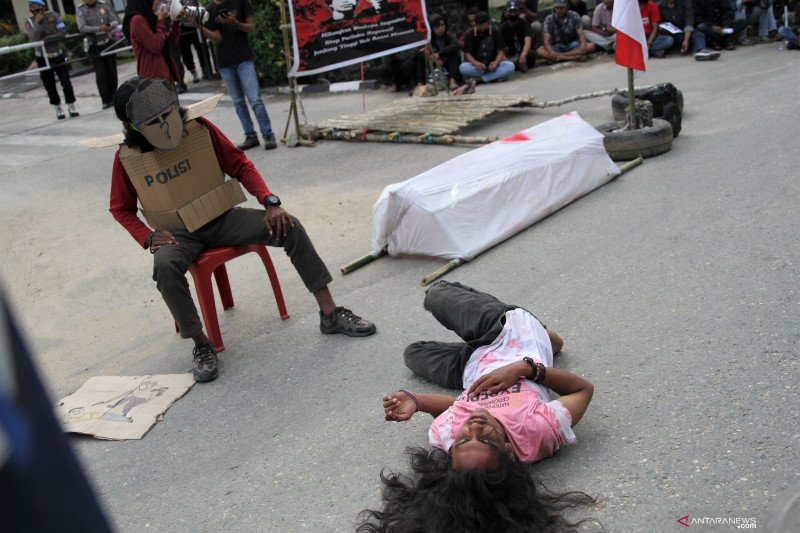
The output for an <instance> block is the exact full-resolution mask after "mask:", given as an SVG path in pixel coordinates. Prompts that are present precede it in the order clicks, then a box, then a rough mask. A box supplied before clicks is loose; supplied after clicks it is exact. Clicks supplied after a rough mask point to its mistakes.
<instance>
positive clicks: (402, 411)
mask: <svg viewBox="0 0 800 533" xmlns="http://www.w3.org/2000/svg"><path fill="white" fill-rule="evenodd" d="M455 401H456V399H455V398H453V397H452V396H448V395H447V394H414V393H413V392H410V391H406V390H399V391H397V392H393V393H392V394H388V395H386V396H384V397H383V412H384V415H385V418H386V420H393V421H395V422H405V421H406V420H409V419H410V418H411V417H412V416H414V413H416V412H417V411H422V412H424V413H428V414H429V415H431V416H432V417H434V418H436V417H437V416H439V415H440V414H442V413H444V412H445V411H447V409H448V408H449V407H450V406H451V405H453V402H455Z"/></svg>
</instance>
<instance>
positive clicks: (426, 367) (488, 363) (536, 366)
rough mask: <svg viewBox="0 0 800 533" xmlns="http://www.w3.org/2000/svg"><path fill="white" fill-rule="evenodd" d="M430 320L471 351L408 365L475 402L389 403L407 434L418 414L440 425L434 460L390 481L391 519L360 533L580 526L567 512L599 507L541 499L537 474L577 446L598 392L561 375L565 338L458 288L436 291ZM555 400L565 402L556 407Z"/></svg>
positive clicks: (422, 398)
mask: <svg viewBox="0 0 800 533" xmlns="http://www.w3.org/2000/svg"><path fill="white" fill-rule="evenodd" d="M425 308H426V309H427V310H429V311H430V312H431V313H432V314H433V316H434V317H435V318H436V319H437V320H438V321H439V322H440V323H441V324H442V325H443V326H445V327H446V328H448V329H450V330H452V331H454V332H455V333H456V334H457V335H458V336H459V337H461V339H463V341H464V342H454V343H453V342H449V343H448V342H435V341H431V342H424V341H421V342H415V343H413V344H411V345H409V346H408V348H406V350H405V354H404V356H405V362H406V365H407V366H408V367H409V368H410V369H411V370H412V371H414V373H416V374H417V375H419V376H422V377H424V378H427V379H429V380H431V381H433V382H434V383H436V384H437V385H441V386H443V387H449V388H462V387H463V389H465V390H464V392H462V393H461V395H460V396H459V397H458V398H453V397H452V396H448V395H442V394H415V393H413V392H410V391H407V390H405V389H401V390H399V391H397V392H395V393H393V394H389V395H388V396H386V397H385V398H384V399H383V406H384V412H385V417H386V420H392V421H395V422H403V421H406V420H409V419H411V417H412V416H414V414H415V413H417V412H420V411H422V412H425V413H428V414H430V415H431V416H433V417H434V421H433V423H432V425H431V428H430V431H429V440H430V445H431V447H432V450H431V451H426V450H422V449H415V450H410V454H411V464H412V469H413V470H414V472H415V474H416V476H415V477H414V479H410V478H408V477H407V476H401V475H397V474H390V475H388V476H385V475H383V473H382V474H381V479H382V480H383V482H384V484H385V485H386V487H385V489H384V494H383V496H384V504H385V506H384V509H383V510H382V511H374V510H367V511H364V512H363V514H362V517H363V518H364V519H365V523H364V524H363V525H362V527H361V530H363V531H406V530H414V531H489V530H494V531H517V530H519V531H528V530H539V529H542V528H548V527H549V528H557V529H559V528H565V527H570V526H573V525H574V524H570V523H569V522H567V521H565V520H564V519H562V518H561V517H560V516H559V514H558V511H560V510H561V509H564V508H565V507H570V506H573V505H583V504H587V503H591V502H593V501H594V500H593V499H592V498H591V497H589V496H588V495H586V494H584V493H580V492H579V493H575V492H573V493H568V494H563V495H555V494H547V493H546V494H540V493H537V491H536V486H535V484H534V482H533V480H532V478H531V476H530V469H529V467H528V464H529V463H533V462H535V461H539V460H540V459H544V458H546V457H550V456H552V455H553V454H554V453H555V452H556V450H558V448H559V446H561V445H564V444H574V443H575V434H574V433H573V432H572V426H574V425H575V424H577V423H578V421H579V420H580V419H581V417H583V414H584V412H585V411H586V408H587V407H588V405H589V402H590V401H591V399H592V393H593V391H594V388H593V386H592V384H591V383H590V382H588V381H587V380H585V379H583V378H581V377H578V376H576V375H574V374H572V373H570V372H567V371H565V370H559V369H556V368H553V367H552V365H553V354H554V353H557V352H558V351H560V350H561V347H562V345H563V341H562V340H561V337H559V336H558V334H556V333H555V332H553V331H550V330H548V329H547V328H546V327H545V326H543V325H542V324H541V323H540V322H539V320H537V319H536V317H535V316H533V315H532V314H531V313H529V312H528V311H526V310H525V309H522V308H520V307H517V306H514V305H508V304H505V303H503V302H501V301H500V300H498V299H497V298H495V297H494V296H491V295H489V294H485V293H482V292H479V291H476V290H475V289H472V288H470V287H466V286H464V285H461V284H458V283H449V282H445V281H442V282H439V283H437V284H435V285H434V286H432V287H431V288H430V289H429V290H428V292H427V294H426V296H425ZM550 391H553V392H556V393H557V394H559V395H560V397H559V398H558V399H556V400H552V398H551V396H550ZM414 524H416V526H414V527H411V526H412V525H414ZM405 526H408V527H405Z"/></svg>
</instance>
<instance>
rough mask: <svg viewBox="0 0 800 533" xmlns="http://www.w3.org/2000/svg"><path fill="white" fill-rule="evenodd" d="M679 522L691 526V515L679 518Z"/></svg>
mask: <svg viewBox="0 0 800 533" xmlns="http://www.w3.org/2000/svg"><path fill="white" fill-rule="evenodd" d="M678 523H679V524H680V525H682V526H686V527H689V515H688V514H687V515H686V516H682V517H680V518H678Z"/></svg>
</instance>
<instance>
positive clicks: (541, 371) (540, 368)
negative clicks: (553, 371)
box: [533, 363, 547, 383]
mask: <svg viewBox="0 0 800 533" xmlns="http://www.w3.org/2000/svg"><path fill="white" fill-rule="evenodd" d="M546 376H547V367H546V366H544V365H543V364H542V363H536V375H535V376H534V377H533V382H534V383H542V382H543V381H544V378H545V377H546Z"/></svg>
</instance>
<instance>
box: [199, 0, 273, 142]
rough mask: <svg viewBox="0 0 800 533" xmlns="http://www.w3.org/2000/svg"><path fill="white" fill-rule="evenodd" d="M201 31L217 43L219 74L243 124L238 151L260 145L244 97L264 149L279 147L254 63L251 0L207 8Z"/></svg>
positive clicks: (217, 2)
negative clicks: (262, 139) (262, 140)
mask: <svg viewBox="0 0 800 533" xmlns="http://www.w3.org/2000/svg"><path fill="white" fill-rule="evenodd" d="M195 24H197V21H195ZM200 28H201V31H202V32H203V35H204V36H205V37H206V39H209V40H210V41H213V42H215V43H217V61H218V62H219V67H220V68H219V73H220V75H222V81H223V82H225V87H226V88H227V89H228V93H230V95H231V99H232V100H233V105H234V106H235V107H236V114H237V115H238V116H239V122H241V123H242V129H243V130H244V142H242V143H241V144H239V145H238V146H237V148H238V149H239V150H248V149H250V148H253V147H256V146H258V145H259V142H258V135H256V130H255V127H254V126H253V120H252V119H251V118H250V111H248V109H247V102H246V101H245V97H246V98H247V101H249V102H250V107H252V108H253V113H255V115H256V120H257V121H258V126H259V128H260V129H261V135H262V136H263V137H264V149H266V150H273V149H275V148H277V147H278V143H276V142H275V134H274V133H273V132H272V124H271V123H270V120H269V115H268V114H267V107H266V106H265V105H264V101H263V100H262V99H261V90H260V88H259V85H258V74H256V66H255V63H253V60H254V59H255V55H254V54H253V49H252V48H251V47H250V42H249V41H248V40H247V37H248V35H249V34H251V33H252V32H253V31H255V29H256V24H255V12H254V11H253V6H252V5H251V4H250V2H249V0H214V2H213V3H212V4H210V5H209V6H208V23H207V24H206V25H204V26H200Z"/></svg>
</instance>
